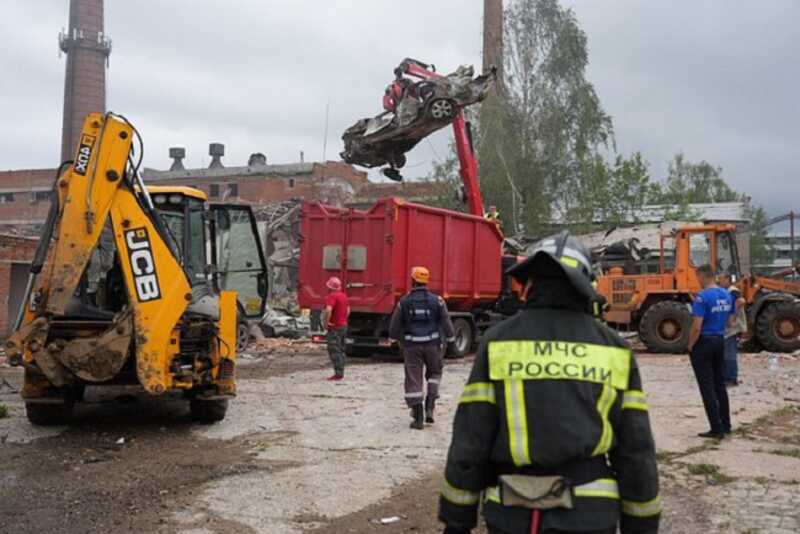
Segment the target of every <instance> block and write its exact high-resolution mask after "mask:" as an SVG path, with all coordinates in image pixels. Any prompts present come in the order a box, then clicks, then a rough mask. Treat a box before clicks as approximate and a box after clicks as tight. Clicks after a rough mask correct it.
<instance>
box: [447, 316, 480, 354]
mask: <svg viewBox="0 0 800 534" xmlns="http://www.w3.org/2000/svg"><path fill="white" fill-rule="evenodd" d="M453 328H454V329H455V331H456V336H455V337H456V339H455V341H453V342H452V343H449V344H448V345H447V357H448V358H463V357H464V356H466V355H467V354H468V353H469V351H470V349H472V340H473V339H474V334H473V332H472V323H470V322H469V321H468V320H466V319H455V320H454V321H453Z"/></svg>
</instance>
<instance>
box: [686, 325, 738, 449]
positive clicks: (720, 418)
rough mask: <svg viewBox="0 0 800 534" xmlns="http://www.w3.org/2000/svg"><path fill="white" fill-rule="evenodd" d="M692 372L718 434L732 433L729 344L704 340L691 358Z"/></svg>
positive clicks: (707, 414)
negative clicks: (727, 379)
mask: <svg viewBox="0 0 800 534" xmlns="http://www.w3.org/2000/svg"><path fill="white" fill-rule="evenodd" d="M691 360H692V369H694V376H695V378H696V379H697V385H698V387H699V388H700V396H701V397H703V406H704V407H705V409H706V416H708V422H709V424H710V425H711V431H712V432H716V433H719V434H721V433H723V432H730V430H731V411H730V405H729V404H728V390H727V389H725V340H724V339H723V338H722V337H707V336H700V339H699V340H697V344H696V345H695V346H694V348H693V349H692V354H691Z"/></svg>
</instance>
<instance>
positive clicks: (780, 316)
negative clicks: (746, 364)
mask: <svg viewBox="0 0 800 534" xmlns="http://www.w3.org/2000/svg"><path fill="white" fill-rule="evenodd" d="M756 334H757V336H758V340H759V341H760V342H761V344H762V345H764V348H765V349H767V350H771V351H774V352H794V351H796V350H797V349H800V303H797V302H794V301H788V300H784V301H778V302H773V303H771V304H768V305H767V306H766V308H765V309H764V310H763V311H762V312H761V313H760V314H759V316H758V319H757V320H756Z"/></svg>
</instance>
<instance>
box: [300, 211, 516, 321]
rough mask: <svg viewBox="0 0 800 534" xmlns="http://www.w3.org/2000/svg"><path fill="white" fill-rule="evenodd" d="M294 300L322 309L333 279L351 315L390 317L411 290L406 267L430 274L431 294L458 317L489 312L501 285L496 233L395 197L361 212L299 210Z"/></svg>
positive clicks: (482, 223)
mask: <svg viewBox="0 0 800 534" xmlns="http://www.w3.org/2000/svg"><path fill="white" fill-rule="evenodd" d="M301 234H302V242H301V245H300V270H299V271H300V272H299V295H298V298H299V302H300V306H302V307H304V308H312V309H319V308H322V307H323V306H324V300H325V295H326V294H327V289H326V288H325V282H326V281H327V279H328V278H329V277H330V276H338V277H340V278H341V279H342V282H343V284H344V288H345V291H346V293H347V295H348V297H349V299H350V306H351V309H352V311H353V312H354V313H366V314H380V315H388V314H391V313H392V311H393V310H394V307H395V304H396V303H397V301H398V300H399V298H400V297H401V296H402V295H404V294H405V293H406V292H407V291H408V290H409V288H410V277H409V273H410V271H411V267H413V266H415V265H423V266H425V267H427V268H428V269H430V271H431V282H430V284H429V288H430V289H431V291H433V292H435V293H437V294H439V295H441V296H442V297H444V299H445V300H446V301H447V305H448V307H449V309H450V310H451V312H452V311H455V312H459V311H460V312H470V311H472V310H473V309H476V308H481V307H486V308H489V307H491V305H492V304H493V303H494V302H495V300H496V299H497V298H498V295H499V294H500V291H501V285H502V242H503V235H502V233H501V231H500V229H499V228H498V227H497V225H496V224H494V223H493V222H491V221H488V220H485V219H483V218H481V217H475V216H473V215H468V214H465V213H459V212H453V211H448V210H443V209H439V208H433V207H430V206H424V205H421V204H413V203H408V202H404V201H402V200H400V199H396V198H387V199H382V200H379V201H378V202H377V203H376V204H375V205H373V206H372V207H371V208H370V209H368V210H366V211H361V210H353V209H340V208H334V207H330V206H325V205H323V204H320V203H318V202H306V203H304V205H303V215H302V223H301Z"/></svg>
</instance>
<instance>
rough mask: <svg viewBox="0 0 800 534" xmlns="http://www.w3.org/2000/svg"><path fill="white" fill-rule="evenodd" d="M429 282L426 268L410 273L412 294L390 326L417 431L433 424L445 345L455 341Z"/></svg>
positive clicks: (441, 301)
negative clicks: (398, 348)
mask: <svg viewBox="0 0 800 534" xmlns="http://www.w3.org/2000/svg"><path fill="white" fill-rule="evenodd" d="M430 278H431V273H430V271H428V269H427V268H425V267H414V268H412V269H411V286H412V287H411V291H410V292H409V293H408V294H407V295H406V296H404V297H403V298H402V299H400V302H399V303H398V304H397V307H395V310H394V313H393V314H392V320H391V323H390V324H389V337H390V338H392V339H396V340H398V341H399V342H400V344H401V346H402V348H403V359H404V361H405V399H406V404H408V407H409V408H411V417H412V419H413V421H412V423H411V428H414V429H416V430H422V429H423V428H424V427H425V423H424V422H423V420H424V421H425V422H427V423H433V422H434V417H433V411H434V408H435V406H436V399H437V398H438V397H439V382H440V381H441V379H442V367H443V362H442V357H443V356H444V342H445V341H452V340H453V339H454V338H455V329H454V328H453V323H452V321H451V320H450V314H449V313H448V312H447V305H446V304H445V302H444V299H442V297H440V296H438V295H435V294H433V293H431V292H430V291H428V282H429V281H430ZM423 370H424V380H423ZM425 381H427V383H428V384H427V395H426V392H425Z"/></svg>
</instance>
